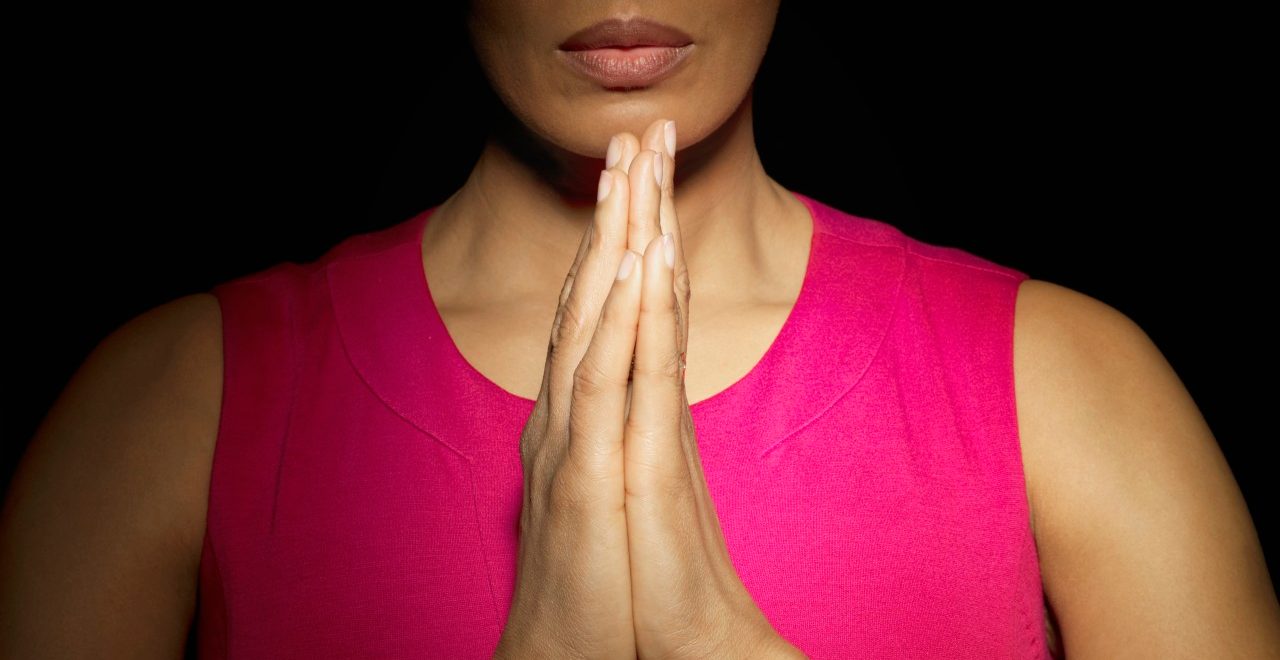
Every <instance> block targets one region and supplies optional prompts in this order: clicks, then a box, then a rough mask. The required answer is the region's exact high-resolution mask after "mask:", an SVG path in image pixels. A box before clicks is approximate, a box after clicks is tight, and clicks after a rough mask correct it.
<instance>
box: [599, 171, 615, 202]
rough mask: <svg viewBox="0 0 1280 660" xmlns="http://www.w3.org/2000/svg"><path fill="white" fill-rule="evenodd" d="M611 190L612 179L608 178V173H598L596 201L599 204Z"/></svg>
mask: <svg viewBox="0 0 1280 660" xmlns="http://www.w3.org/2000/svg"><path fill="white" fill-rule="evenodd" d="M611 189H613V177H612V176H609V172H607V171H602V172H600V187H599V188H598V189H597V190H596V201H597V202H599V201H601V200H603V199H604V198H605V197H608V196H609V191H610V190H611Z"/></svg>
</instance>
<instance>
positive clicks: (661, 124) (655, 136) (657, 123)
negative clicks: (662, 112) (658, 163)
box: [640, 118, 676, 158]
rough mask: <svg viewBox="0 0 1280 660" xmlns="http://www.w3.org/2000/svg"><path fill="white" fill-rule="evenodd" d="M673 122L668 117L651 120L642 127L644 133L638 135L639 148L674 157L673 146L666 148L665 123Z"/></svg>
mask: <svg viewBox="0 0 1280 660" xmlns="http://www.w3.org/2000/svg"><path fill="white" fill-rule="evenodd" d="M674 123H675V122H673V121H671V120H670V119H664V118H659V119H655V120H653V122H652V123H650V124H649V126H648V127H647V128H645V129H644V135H642V136H640V148H641V149H649V150H651V151H657V152H660V153H665V154H667V155H668V156H671V157H672V158H674V157H675V154H676V151H675V148H671V149H668V148H667V147H668V146H669V142H668V132H669V130H668V129H667V124H672V125H674Z"/></svg>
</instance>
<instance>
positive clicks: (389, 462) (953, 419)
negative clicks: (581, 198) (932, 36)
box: [196, 192, 1048, 659]
mask: <svg viewBox="0 0 1280 660" xmlns="http://www.w3.org/2000/svg"><path fill="white" fill-rule="evenodd" d="M792 194H794V195H795V196H796V197H797V198H798V199H799V200H800V201H802V202H803V203H804V204H805V205H806V206H807V207H808V209H809V212H810V214H811V216H812V219H813V238H812V242H811V245H810V254H809V262H808V266H807V270H806V273H805V278H804V284H803V287H802V289H801V291H800V295H799V299H798V300H797V301H796V303H795V307H794V308H793V310H792V311H791V313H790V316H789V317H788V318H787V320H786V322H785V324H784V325H783V327H782V330H781V332H780V333H779V334H778V336H777V337H776V338H775V340H774V342H773V343H772V345H771V346H770V347H769V349H768V351H767V352H766V353H765V355H764V357H763V358H762V359H761V360H760V362H759V363H757V364H756V365H755V367H753V368H752V370H751V371H750V372H749V373H747V374H746V375H745V376H743V377H742V378H741V379H740V380H738V381H737V382H735V383H734V384H732V385H731V386H729V387H728V388H727V389H725V390H724V391H722V392H720V393H718V394H716V395H714V396H712V397H711V398H709V399H706V400H705V401H700V402H697V403H695V404H694V405H693V406H692V416H693V420H694V423H695V427H696V431H697V441H698V448H699V452H700V455H701V459H702V465H703V469H704V471H705V473H706V480H707V487H708V489H709V491H710V495H711V497H712V500H713V501H714V503H715V506H716V511H717V513H718V515H719V518H720V523H721V526H722V528H723V530H724V535H725V540H726V542H727V544H728V549H729V553H730V556H731V559H732V561H733V565H734V567H735V568H736V569H737V571H738V574H739V575H740V576H741V578H742V581H743V582H744V584H745V585H746V587H747V589H748V591H749V592H750V593H751V595H752V596H753V597H754V599H755V601H756V603H757V604H758V605H759V606H760V608H761V610H762V611H763V612H764V614H765V615H766V617H767V618H768V619H769V621H770V622H771V624H772V625H773V627H774V629H775V630H777V631H778V633H779V634H780V635H782V636H783V637H784V638H786V639H787V640H788V641H790V642H791V643H792V644H793V645H795V646H796V647H797V648H799V649H800V650H802V651H804V652H805V653H806V654H807V655H808V656H809V657H812V658H851V657H858V658H983V659H992V658H1046V657H1048V654H1047V652H1046V647H1045V641H1046V640H1045V631H1044V625H1043V610H1042V607H1043V601H1042V598H1043V595H1042V592H1041V583H1040V571H1039V563H1038V558H1037V554H1036V547H1035V543H1034V538H1033V536H1032V534H1031V529H1030V524H1029V522H1030V521H1029V512H1028V502H1027V494H1026V487H1025V485H1024V478H1023V469H1022V460H1021V453H1020V449H1019V438H1018V429H1017V416H1016V410H1015V406H1014V389H1013V362H1012V356H1013V351H1012V346H1013V344H1012V339H1013V334H1012V331H1013V312H1014V301H1015V297H1016V293H1017V289H1018V285H1019V283H1020V282H1021V281H1022V280H1024V279H1026V278H1027V275H1026V274H1025V273H1023V272H1020V271H1018V270H1015V269H1012V268H1009V267H1005V266H1001V265H998V264H995V263H992V262H990V261H987V260H984V259H982V258H980V257H977V256H975V255H973V254H971V253H968V252H965V251H962V250H960V249H958V248H951V247H942V246H935V245H930V244H926V243H923V242H920V241H917V240H915V239H913V238H911V237H909V236H906V235H905V234H904V233H902V232H901V231H900V230H898V229H896V228H895V227H893V226H891V225H889V224H887V223H884V222H881V221H878V220H873V219H869V218H863V217H859V216H855V215H852V214H848V213H845V212H843V211H840V210H838V209H835V208H833V207H830V206H828V205H826V204H823V203H821V202H818V201H816V200H814V199H812V198H809V197H807V196H805V195H802V194H799V193H794V192H793V193H792ZM434 210H435V208H432V209H428V210H426V211H423V212H422V213H419V214H418V215H416V216H413V217H411V218H409V219H408V220H406V221H403V222H401V223H399V224H397V225H395V226H392V227H390V228H388V229H384V230H379V231H375V232H370V233H366V234H360V235H355V236H352V237H349V238H348V239H346V240H344V241H342V242H341V243H339V244H338V245H336V246H334V247H333V248H332V249H330V250H329V251H328V252H327V253H326V254H324V255H323V256H322V257H320V258H319V259H317V260H315V261H313V262H309V263H306V264H301V265H300V264H296V263H293V262H283V263H280V264H277V265H275V266H273V267H271V268H268V269H265V270H262V271H260V272H258V273H254V274H251V275H246V276H243V277H240V278H237V279H234V280H230V281H227V282H224V283H221V284H219V285H217V286H216V287H214V288H213V290H212V292H213V293H214V294H215V295H216V296H217V298H218V300H219V302H220V303H221V308H222V317H223V341H224V369H225V371H224V374H225V380H224V389H223V404H222V415H221V421H220V427H219V429H218V437H217V445H216V450H215V454H214V458H213V466H212V482H211V485H210V489H209V503H208V504H209V508H208V526H207V529H206V535H205V540H204V548H203V554H202V556H201V561H200V594H199V608H198V612H197V615H196V624H197V626H198V628H197V630H196V634H197V641H198V648H199V655H200V657H201V658H308V659H310V658H322V657H368V658H421V657H445V658H481V657H490V656H491V654H492V653H493V650H494V648H495V647H496V646H497V643H498V638H499V635H500V634H501V632H502V628H503V624H504V622H505V620H506V615H507V612H508V608H509V607H510V604H511V597H512V593H513V589H514V587H515V569H516V551H517V544H518V532H519V516H520V503H521V484H522V469H521V463H520V454H519V435H520V429H521V427H522V425H523V424H524V421H525V419H526V418H527V417H528V415H529V413H530V411H531V410H532V408H533V401H532V400H529V399H525V398H522V397H520V396H516V395H514V394H512V393H510V392H508V391H506V390H504V389H502V388H501V387H499V386H498V385H497V384H496V383H494V382H493V381H491V380H489V379H488V378H486V377H485V376H484V375H483V374H481V373H480V372H479V371H477V370H476V369H475V368H474V367H472V366H471V365H470V364H469V363H468V362H467V361H466V360H465V359H464V358H463V357H462V355H461V354H460V353H459V351H458V349H457V346H456V344H454V343H453V341H452V339H451V338H450V336H449V335H448V333H447V332H446V329H445V326H444V324H443V322H442V321H441V319H440V316H439V314H438V311H437V309H436V307H435V303H434V302H433V301H432V298H431V293H430V290H429V289H428V286H427V282H426V279H425V275H424V271H423V267H422V252H421V239H422V232H423V228H424V227H425V226H426V223H427V222H429V220H430V217H431V213H432V212H433V211H434Z"/></svg>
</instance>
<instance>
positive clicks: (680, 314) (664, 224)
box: [658, 121, 690, 355]
mask: <svg viewBox="0 0 1280 660" xmlns="http://www.w3.org/2000/svg"><path fill="white" fill-rule="evenodd" d="M662 135H663V141H664V146H665V148H666V154H665V156H664V159H663V168H662V195H661V200H660V201H659V202H658V225H659V227H660V229H659V231H660V232H661V233H664V234H671V236H672V238H673V239H674V240H675V244H676V265H675V273H674V279H675V281H674V288H675V294H676V316H677V318H678V319H679V320H678V321H677V325H678V326H679V328H680V351H681V354H682V355H683V354H684V352H685V351H686V350H687V349H688V346H689V295H690V289H689V267H688V265H687V264H686V263H685V258H684V234H683V233H682V232H681V231H680V222H679V220H678V219H677V218H676V200H675V177H676V174H675V171H676V161H675V158H674V157H673V155H674V154H675V152H676V149H677V146H678V145H677V143H676V125H675V122H674V121H668V122H666V126H665V127H664V129H663V131H662Z"/></svg>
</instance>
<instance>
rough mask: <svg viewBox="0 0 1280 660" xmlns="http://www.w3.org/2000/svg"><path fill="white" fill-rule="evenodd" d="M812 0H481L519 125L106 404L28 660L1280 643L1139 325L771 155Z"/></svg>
mask: <svg viewBox="0 0 1280 660" xmlns="http://www.w3.org/2000/svg"><path fill="white" fill-rule="evenodd" d="M777 8H778V7H777V2H776V0H775V1H772V2H770V1H767V0H761V1H758V2H741V1H739V2H729V1H727V0H715V1H712V2H703V3H696V4H691V5H690V4H679V3H670V4H664V5H663V6H661V7H653V8H646V9H645V10H644V11H642V12H639V13H634V12H630V11H627V12H623V11H616V12H615V11H612V10H610V9H607V8H596V7H590V8H576V7H570V6H560V7H555V6H548V5H547V4H546V3H533V2H496V1H493V0H477V1H476V2H474V3H473V4H472V7H471V13H470V17H469V25H470V28H471V32H472V38H473V41H474V43H475V46H476V51H477V54H478V55H479V59H480V61H481V64H482V66H483V67H484V70H485V72H486V74H487V75H488V77H489V80H490V82H491V83H492V85H493V87H494V89H495V91H496V92H498V95H499V96H500V97H501V99H502V101H503V102H504V104H505V106H506V107H507V108H508V109H509V110H510V111H511V114H512V116H513V117H514V118H515V119H516V122H515V123H514V124H513V125H512V126H508V127H505V130H502V131H496V132H495V135H494V138H493V139H492V140H490V141H489V142H488V143H487V144H486V146H485V149H484V151H483V153H482V155H481V158H480V160H479V162H478V163H477V164H476V166H475V168H474V170H473V172H472V174H471V177H470V178H469V179H468V181H467V182H466V184H465V185H463V186H462V188H461V189H459V190H458V191H457V192H456V193H455V194H454V195H452V196H451V197H450V198H449V199H448V200H446V201H445V202H444V203H442V204H440V205H439V206H437V207H434V208H432V209H428V210H426V211H424V212H423V213H421V214H419V215H417V216H415V217H413V218H411V219H409V220H407V221H405V222H403V223H400V224H398V225H396V226H394V227H391V228H389V229H387V230H384V231H380V232H374V233H372V234H366V235H360V236H355V237H352V238H351V239H350V240H347V241H344V242H343V243H342V244H340V245H338V246H336V247H335V248H334V249H333V250H331V251H330V252H329V253H328V254H326V255H325V256H324V257H322V258H321V259H319V260H317V261H316V262H314V263H311V264H304V265H297V264H291V263H287V264H280V265H279V266H277V267H275V268H272V269H269V270H267V271H264V272H261V273H255V274H252V275H250V276H246V277H243V278H239V279H237V280H234V281H232V282H227V283H225V284H223V285H221V286H219V287H216V288H215V290H214V292H213V294H212V295H210V294H199V295H192V296H187V297H184V298H181V299H178V300H175V301H173V302H171V303H168V304H166V305H162V306H160V307H157V308H156V309H154V310H152V311H150V312H148V313H147V314H144V315H142V316H140V317H138V318H137V319H135V320H133V321H131V322H130V323H129V324H126V325H125V326H124V327H122V328H121V329H120V330H118V331H117V332H115V333H113V334H112V335H111V336H110V337H108V338H107V339H106V340H104V342H103V343H102V344H101V345H100V346H99V347H98V348H97V349H96V350H95V351H94V353H93V355H92V356H91V357H90V358H89V359H88V360H87V361H86V363H85V365H84V366H83V367H82V368H81V370H80V372H79V373H78V374H77V375H76V377H75V378H74V379H73V380H72V382H71V383H70V384H69V385H68V387H67V390H66V391H65V392H64V393H63V395H62V397H61V399H60V400H59V402H58V403H57V404H56V405H55V406H54V408H53V410H51V411H50V413H49V416H48V418H47V419H46V421H45V424H43V425H42V427H41V430H40V433H39V434H38V435H37V438H36V439H35V441H33V443H32V445H31V449H30V450H29V452H28V455H27V456H26V458H25V459H24V463H23V465H22V467H21V468H20V471H19V473H18V474H17V475H16V476H15V481H14V486H13V494H12V496H11V497H10V498H9V499H8V500H7V501H6V508H5V515H4V526H3V530H4V540H5V542H4V544H3V547H4V554H3V561H2V562H0V567H2V569H0V570H2V571H3V573H2V574H0V578H2V579H3V583H4V584H5V587H6V588H5V594H6V597H5V599H4V602H5V606H4V611H3V612H2V613H0V620H2V621H4V622H5V627H6V629H5V634H3V635H0V639H2V640H3V642H0V644H3V645H4V653H3V654H2V655H3V656H4V657H42V656H48V655H52V654H51V653H50V651H51V650H53V649H58V650H59V651H63V652H64V654H66V655H86V654H89V653H94V654H102V655H111V656H115V655H126V654H127V655H131V656H145V655H151V656H156V657H160V656H173V655H175V654H176V653H178V652H180V650H181V648H182V644H183V642H184V640H185V635H186V633H187V631H188V627H189V626H191V625H193V624H194V625H195V626H196V631H195V632H196V635H197V640H198V642H199V646H200V649H201V651H202V655H204V656H206V657H218V656H225V655H231V654H234V655H236V656H250V657H257V656H263V657H304V656H305V657H315V656H320V657H329V656H370V657H386V656H401V655H402V656H409V655H413V656H421V655H438V656H443V657H471V656H482V655H484V656H488V655H492V654H495V653H496V654H497V655H500V656H503V657H523V656H527V655H535V654H536V655H547V656H565V655H582V656H591V657H633V656H644V657H649V656H657V655H672V656H699V657H735V656H748V657H768V656H797V657H798V656H799V655H801V654H804V655H808V656H811V657H863V656H876V657H954V656H968V657H984V658H989V657H1046V656H1048V655H1050V654H1051V652H1054V653H1055V654H1060V652H1061V651H1062V650H1067V651H1068V652H1069V653H1070V655H1071V657H1073V658H1074V657H1091V656H1105V657H1132V656H1160V657H1170V656H1176V655H1188V654H1189V655H1195V656H1198V657H1200V656H1207V657H1218V656H1226V657H1230V656H1251V657H1263V656H1265V655H1266V654H1267V653H1274V649H1276V648H1280V607H1278V606H1277V603H1276V599H1275V594H1274V591H1273V590H1272V588H1271V583H1270V579H1269V577H1268V575H1267V573H1266V568H1265V565H1264V564H1263V562H1262V555H1261V551H1260V549H1259V548H1258V544H1257V539H1256V535H1255V534H1254V531H1253V527H1252V524H1251V522H1250V520H1249V517H1248V513H1247V510H1246V508H1245V506H1244V503H1243V501H1242V500H1241V497H1240V494H1239V491H1238V489H1237V487H1236V485H1235V483H1234V481H1233V479H1232V477H1231V474H1230V471H1229V470H1228V469H1227V465H1226V463H1225V461H1224V460H1223V459H1222V456H1221V454H1220V452H1219V451H1218V449H1217V446H1216V443H1215V442H1214V440H1213V437H1212V435H1211V434H1210V433H1209V429H1208V428H1207V427H1206V425H1205V424H1204V421H1203V419H1202V418H1201V416H1200V414H1199V412H1198V411H1197V409H1196V407H1195V404H1194V402H1192V401H1191V400H1190V398H1189V397H1188V395H1187V393H1186V391H1185V389H1183V388H1182V386H1181V384H1180V383H1179V381H1178V379H1177V377H1176V375H1175V374H1174V373H1173V372H1172V370H1171V369H1170V368H1169V366H1168V364H1167V363H1166V362H1165V361H1164V360H1163V358H1162V357H1161V355H1160V353H1159V351H1158V350H1157V349H1156V348H1155V347H1154V346H1153V345H1152V344H1151V343H1150V341H1149V340H1148V338H1147V337H1146V335H1145V334H1144V333H1143V332H1142V331H1141V329H1140V328H1138V327H1137V326H1135V325H1134V324H1133V323H1132V322H1131V321H1129V320H1128V319H1127V318H1125V317H1124V316H1123V315H1121V314H1120V313H1119V312H1117V311H1115V310H1114V309H1112V308H1110V307H1108V306H1106V305H1105V304H1103V303H1101V302H1099V301H1096V300H1093V299H1091V298H1088V297H1087V296H1084V295H1082V294H1080V293H1077V292H1074V291H1071V290H1068V289H1065V288H1063V287H1060V286H1056V285H1054V284H1052V283H1049V282H1043V281H1037V280H1032V279H1030V278H1028V277H1027V276H1026V274H1024V273H1021V272H1019V271H1016V270H1014V269H1011V268H1008V267H1004V266H1001V265H999V264H995V263H992V262H989V261H986V260H983V259H981V258H978V257H976V256H974V255H970V254H967V253H964V252H961V251H959V250H954V249H951V248H944V247H939V246H931V245H927V244H924V243H921V242H919V241H915V240H913V239H911V238H910V237H907V236H905V235H903V234H901V233H900V232H898V231H897V230H895V229H894V228H892V227H890V226H888V225H886V224H884V223H880V222H876V221H874V220H869V219H866V218H859V217H856V216H852V215H849V214H846V213H843V212H841V211H839V210H837V209H834V208H832V207H829V206H826V205H824V204H822V203H821V202H819V201H817V200H813V199H811V198H807V197H805V196H803V195H800V194H798V193H793V192H792V191H789V190H786V189H785V188H783V187H782V186H780V185H778V184H777V183H776V182H775V181H773V180H772V179H771V178H770V177H769V176H768V175H767V174H766V173H765V171H764V169H763V166H762V164H761V162H760V160H759V158H758V157H757V155H756V151H755V147H754V144H753V142H752V130H751V129H752V123H751V116H752V115H751V95H750V89H751V82H752V80H753V79H754V76H755V72H756V69H757V67H758V65H759V63H760V61H761V58H762V57H763V54H764V52H765V47H766V45H767V43H768V40H769V36H770V34H771V32H772V28H773V23H774V18H775V16H776V11H777ZM640 18H643V19H647V21H652V22H656V23H658V24H659V25H658V26H654V25H653V24H652V23H649V22H646V21H639V20H628V19H640ZM602 169H603V170H604V171H603V172H601V170H602ZM677 193H678V194H677ZM593 195H594V196H593ZM668 236H669V237H670V238H669V239H668V238H666V237H668ZM668 241H669V242H668ZM566 270H567V271H568V273H569V276H568V277H566V276H565V272H566ZM428 284H429V288H428ZM692 291H696V292H697V295H692V293H691V292H692ZM553 300H554V301H555V302H554V304H553V303H552V301H553ZM686 365H688V367H689V368H688V370H687V374H686V370H685V369H684V367H685V366H686ZM103 439H106V440H107V441H106V442H104V441H103ZM50 585H52V587H51V586H50ZM197 588H198V589H199V590H198V591H197ZM18 604H21V607H19V606H18ZM197 605H198V608H197ZM55 653H56V652H55Z"/></svg>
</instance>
